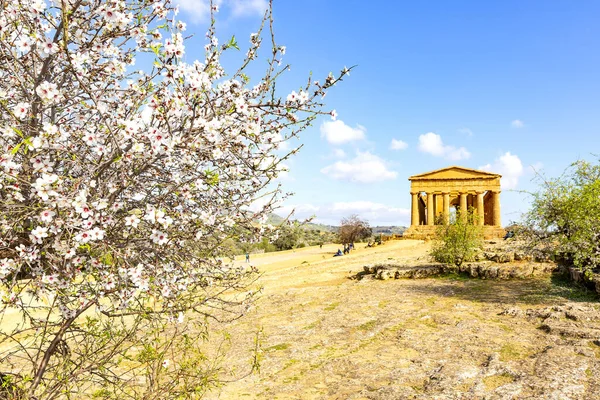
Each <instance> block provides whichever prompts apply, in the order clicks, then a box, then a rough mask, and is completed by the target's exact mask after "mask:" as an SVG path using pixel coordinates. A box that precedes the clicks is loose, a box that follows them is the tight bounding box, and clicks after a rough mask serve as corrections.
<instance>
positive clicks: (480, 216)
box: [477, 192, 485, 225]
mask: <svg viewBox="0 0 600 400" xmlns="http://www.w3.org/2000/svg"><path fill="white" fill-rule="evenodd" d="M484 222H485V210H484V208H483V192H477V225H483V224H484Z"/></svg>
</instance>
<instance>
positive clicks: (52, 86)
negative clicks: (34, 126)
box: [35, 81, 60, 103]
mask: <svg viewBox="0 0 600 400" xmlns="http://www.w3.org/2000/svg"><path fill="white" fill-rule="evenodd" d="M35 92H36V93H37V94H38V96H40V98H41V99H42V101H43V102H44V103H55V102H56V101H57V100H58V99H59V98H60V92H59V90H58V89H57V86H56V83H51V82H47V81H44V82H42V83H41V84H39V85H38V87H37V88H36V89H35Z"/></svg>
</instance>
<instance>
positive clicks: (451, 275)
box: [432, 272, 475, 281]
mask: <svg viewBox="0 0 600 400" xmlns="http://www.w3.org/2000/svg"><path fill="white" fill-rule="evenodd" d="M432 278H433V279H446V280H449V281H469V280H471V279H475V278H471V277H470V276H469V275H468V274H460V273H458V272H448V273H445V274H439V275H434V276H432Z"/></svg>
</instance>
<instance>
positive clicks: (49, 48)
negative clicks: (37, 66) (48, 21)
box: [42, 39, 58, 55]
mask: <svg viewBox="0 0 600 400" xmlns="http://www.w3.org/2000/svg"><path fill="white" fill-rule="evenodd" d="M42 48H43V52H44V53H45V54H48V55H51V54H56V53H57V52H58V45H57V44H56V43H54V42H53V41H52V40H50V39H48V40H46V41H45V42H43V43H42Z"/></svg>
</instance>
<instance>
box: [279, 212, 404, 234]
mask: <svg viewBox="0 0 600 400" xmlns="http://www.w3.org/2000/svg"><path fill="white" fill-rule="evenodd" d="M283 221H284V219H283V218H282V217H280V216H279V215H277V214H270V215H269V218H268V219H267V223H269V224H271V225H281V223H283ZM303 227H304V229H308V230H315V231H322V232H337V231H338V230H339V226H334V225H324V224H316V223H313V222H309V223H307V224H304V225H303ZM371 229H373V234H377V235H378V234H380V233H383V234H384V235H391V234H401V233H404V231H405V230H406V229H407V227H405V226H395V225H391V226H372V227H371Z"/></svg>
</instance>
